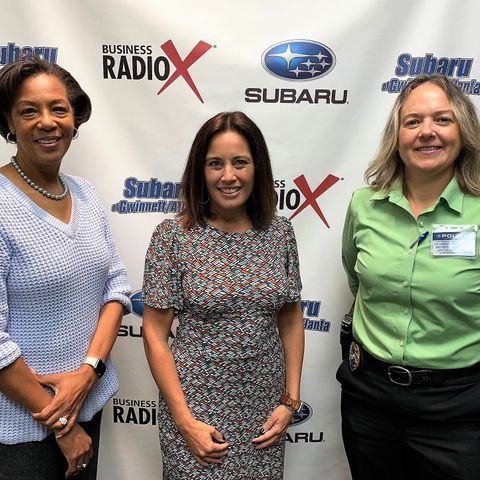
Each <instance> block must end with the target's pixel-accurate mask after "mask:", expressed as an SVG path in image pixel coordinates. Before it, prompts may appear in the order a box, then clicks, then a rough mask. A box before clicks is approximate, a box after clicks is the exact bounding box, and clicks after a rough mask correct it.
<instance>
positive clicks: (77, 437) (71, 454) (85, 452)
mask: <svg viewBox="0 0 480 480" xmlns="http://www.w3.org/2000/svg"><path fill="white" fill-rule="evenodd" d="M57 443H58V446H59V447H60V450H61V451H62V453H63V456H64V457H65V459H66V460H67V463H68V469H67V471H66V472H65V478H70V477H71V476H72V475H75V474H79V473H81V472H82V471H83V469H84V468H85V467H84V466H83V465H88V462H89V461H90V459H91V458H92V456H93V451H92V439H91V438H90V437H89V436H88V435H87V434H86V433H85V430H84V429H83V428H82V427H81V426H80V425H79V424H78V423H75V425H74V426H73V428H72V429H71V430H70V432H69V433H67V434H66V435H62V436H61V437H58V438H57Z"/></svg>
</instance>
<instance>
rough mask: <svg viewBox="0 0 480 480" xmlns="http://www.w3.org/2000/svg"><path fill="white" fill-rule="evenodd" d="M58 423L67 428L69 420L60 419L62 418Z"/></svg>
mask: <svg viewBox="0 0 480 480" xmlns="http://www.w3.org/2000/svg"><path fill="white" fill-rule="evenodd" d="M58 422H59V423H61V424H62V425H63V426H64V427H65V426H66V425H67V423H68V419H67V418H65V417H60V418H59V419H58Z"/></svg>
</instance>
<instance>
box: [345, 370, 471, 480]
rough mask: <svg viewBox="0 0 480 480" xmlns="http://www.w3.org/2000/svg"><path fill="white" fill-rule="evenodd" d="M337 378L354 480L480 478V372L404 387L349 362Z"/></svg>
mask: <svg viewBox="0 0 480 480" xmlns="http://www.w3.org/2000/svg"><path fill="white" fill-rule="evenodd" d="M337 380H338V381H339V382H340V383H341V384H342V404H341V411H342V434H343V442H344V445H345V451H346V453H347V458H348V462H349V465H350V470H351V472H352V478H353V480H377V479H378V480H380V479H382V480H404V479H408V480H414V479H417V478H418V479H422V480H479V479H480V374H475V375H472V376H469V377H464V378H461V379H455V380H448V381H446V382H445V384H444V385H443V386H440V387H433V386H427V385H416V386H409V387H402V386H399V385H395V384H393V383H391V382H390V380H388V378H387V377H386V376H382V375H380V374H378V373H373V372H370V371H367V370H363V371H361V372H360V373H359V374H358V375H356V376H354V375H353V374H352V373H351V372H350V369H349V367H348V364H347V362H343V363H342V365H341V366H340V368H339V369H338V371H337Z"/></svg>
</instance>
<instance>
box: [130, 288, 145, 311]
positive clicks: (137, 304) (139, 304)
mask: <svg viewBox="0 0 480 480" xmlns="http://www.w3.org/2000/svg"><path fill="white" fill-rule="evenodd" d="M130 300H131V301H132V313H134V314H135V315H138V316H139V317H143V300H142V291H141V290H137V291H136V292H133V293H132V294H131V295H130Z"/></svg>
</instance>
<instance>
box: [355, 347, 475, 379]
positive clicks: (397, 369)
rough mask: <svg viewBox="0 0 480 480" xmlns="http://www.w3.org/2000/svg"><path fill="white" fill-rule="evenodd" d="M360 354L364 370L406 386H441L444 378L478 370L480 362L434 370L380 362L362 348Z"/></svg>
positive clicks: (468, 373)
mask: <svg viewBox="0 0 480 480" xmlns="http://www.w3.org/2000/svg"><path fill="white" fill-rule="evenodd" d="M362 356H363V361H364V365H363V368H365V370H370V371H372V372H376V373H379V374H381V375H384V376H386V377H387V378H388V379H389V380H390V381H391V382H392V383H395V384H396V385H401V386H404V387H408V386H410V385H433V386H441V385H443V383H444V382H445V380H451V379H454V378H462V377H468V376H469V375H474V374H476V373H479V372H480V363H476V364H475V365H472V366H470V367H466V368H454V369H450V370H436V369H427V368H418V367H409V366H406V365H393V364H391V363H387V362H382V361H381V360H378V359H377V358H375V357H373V356H372V355H370V354H369V353H368V352H367V351H365V350H364V349H363V348H362Z"/></svg>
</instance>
